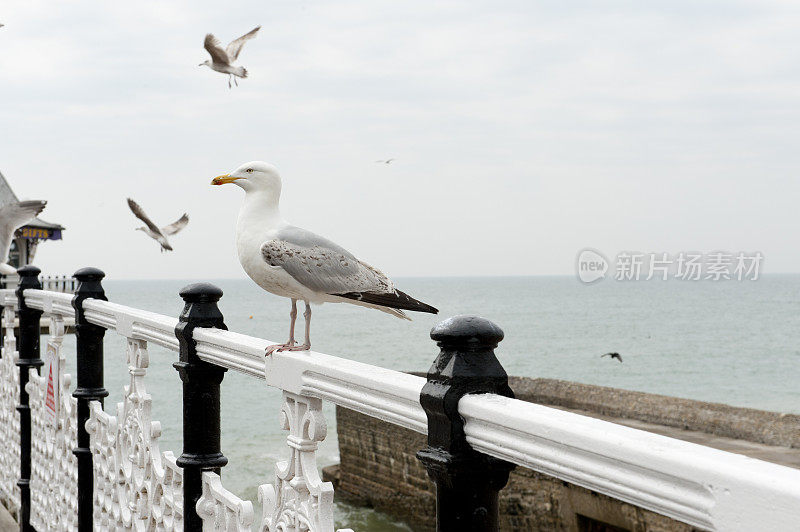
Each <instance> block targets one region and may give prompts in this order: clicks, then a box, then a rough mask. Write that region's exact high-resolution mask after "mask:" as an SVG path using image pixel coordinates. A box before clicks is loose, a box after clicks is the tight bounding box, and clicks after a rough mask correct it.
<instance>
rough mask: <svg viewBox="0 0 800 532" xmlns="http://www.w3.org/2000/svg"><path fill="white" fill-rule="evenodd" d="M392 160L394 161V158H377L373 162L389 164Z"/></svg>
mask: <svg viewBox="0 0 800 532" xmlns="http://www.w3.org/2000/svg"><path fill="white" fill-rule="evenodd" d="M392 161H394V159H378V160H377V161H375V162H376V163H382V164H390V163H391V162H392Z"/></svg>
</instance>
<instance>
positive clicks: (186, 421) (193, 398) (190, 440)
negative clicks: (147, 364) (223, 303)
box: [173, 283, 228, 532]
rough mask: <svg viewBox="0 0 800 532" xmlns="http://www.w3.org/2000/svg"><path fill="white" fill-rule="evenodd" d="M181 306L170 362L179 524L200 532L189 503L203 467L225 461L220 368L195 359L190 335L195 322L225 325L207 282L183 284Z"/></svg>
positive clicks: (214, 468) (194, 499)
mask: <svg viewBox="0 0 800 532" xmlns="http://www.w3.org/2000/svg"><path fill="white" fill-rule="evenodd" d="M180 295H181V297H182V298H183V300H184V302H185V305H184V307H183V312H181V315H180V317H179V319H178V325H177V326H176V327H175V336H177V337H178V342H179V344H180V361H179V362H176V363H175V364H173V366H175V369H177V370H178V373H179V374H180V376H181V381H183V453H182V454H181V456H180V457H179V458H178V460H177V463H178V465H179V466H180V467H182V468H183V501H184V503H183V508H184V516H183V529H184V530H185V531H186V532H200V531H201V530H202V529H203V522H202V520H201V519H200V516H198V515H197V510H196V508H195V506H196V505H197V500H198V499H199V498H200V496H201V494H202V475H203V471H216V472H217V473H219V471H220V468H221V467H222V466H224V465H225V464H227V463H228V459H227V458H225V457H224V456H223V455H222V448H221V439H220V400H219V388H220V383H222V377H223V376H224V373H225V371H226V369H225V368H222V367H220V366H215V365H214V364H209V363H208V362H204V361H202V360H200V358H199V357H198V356H197V344H196V343H195V341H194V338H193V334H194V329H195V327H216V328H217V329H227V327H226V326H225V322H224V321H223V317H222V313H221V312H220V310H219V307H217V301H219V298H221V297H222V290H220V289H219V288H217V287H216V286H214V285H212V284H209V283H197V284H191V285H189V286H186V287H184V289H183V290H181V292H180Z"/></svg>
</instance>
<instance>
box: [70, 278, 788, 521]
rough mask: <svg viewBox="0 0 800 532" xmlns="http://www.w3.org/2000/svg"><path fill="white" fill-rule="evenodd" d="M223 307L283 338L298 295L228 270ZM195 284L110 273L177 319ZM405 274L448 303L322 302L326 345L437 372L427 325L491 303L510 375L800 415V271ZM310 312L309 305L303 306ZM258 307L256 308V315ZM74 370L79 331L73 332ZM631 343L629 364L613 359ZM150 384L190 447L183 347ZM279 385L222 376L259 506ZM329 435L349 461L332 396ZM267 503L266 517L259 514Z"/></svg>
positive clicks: (174, 442) (487, 311) (157, 356)
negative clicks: (747, 274) (633, 275)
mask: <svg viewBox="0 0 800 532" xmlns="http://www.w3.org/2000/svg"><path fill="white" fill-rule="evenodd" d="M213 282H214V283H215V284H217V285H218V286H220V287H221V288H222V289H223V290H224V291H225V295H224V296H223V298H222V301H221V302H220V308H221V309H222V312H223V314H224V315H225V321H226V324H227V325H228V328H229V329H230V330H232V331H236V332H240V333H244V334H249V335H253V336H259V337H263V338H268V339H270V340H272V341H275V342H278V341H284V340H285V339H286V336H287V327H288V312H289V304H288V300H284V299H280V298H277V297H274V296H271V295H269V294H266V293H264V292H263V291H261V290H260V289H258V288H256V287H255V285H253V284H252V283H251V282H250V281H249V280H243V279H242V280H217V281H213ZM185 284H187V283H186V282H183V281H114V280H109V281H107V282H106V283H105V286H106V292H107V294H108V297H109V300H111V301H114V302H117V303H121V304H126V305H130V306H133V307H138V308H143V309H147V310H151V311H154V312H159V313H162V314H167V315H171V316H177V315H178V314H179V312H180V310H181V308H182V302H181V300H180V298H179V297H178V295H177V294H178V291H179V290H180V289H181V288H182V287H183V286H184V285H185ZM397 285H398V286H399V287H400V288H401V289H403V290H404V291H407V292H409V293H411V294H412V295H413V296H414V297H417V298H419V299H421V300H423V301H425V302H427V303H430V304H432V305H434V306H436V307H438V308H439V309H440V315H439V316H431V315H425V314H416V315H414V321H413V322H406V321H401V320H398V319H397V318H394V317H392V316H389V315H388V314H384V313H381V312H377V311H372V310H369V309H363V308H359V307H354V306H349V305H335V304H327V305H323V306H321V307H315V308H314V319H313V322H312V341H313V344H314V349H315V350H316V351H320V352H324V353H328V354H332V355H337V356H343V357H347V358H350V359H353V360H358V361H361V362H366V363H369V364H374V365H378V366H383V367H387V368H392V369H397V370H403V371H411V370H413V371H426V370H427V369H428V367H429V366H430V364H431V362H432V361H433V359H434V358H435V357H436V352H437V351H436V348H435V345H434V344H433V342H432V341H431V340H430V338H429V336H428V332H429V331H430V329H431V327H432V326H433V325H434V324H436V323H437V322H438V321H439V320H441V319H442V318H443V317H448V316H452V315H455V314H480V315H482V316H485V317H487V318H489V319H491V320H493V321H495V322H496V323H497V324H498V325H500V326H501V327H502V328H503V330H504V331H505V334H506V338H505V340H504V341H503V342H502V343H501V344H500V347H499V348H498V351H497V353H498V357H499V358H500V361H501V362H502V363H503V365H504V366H505V368H506V370H507V371H508V373H509V374H512V375H522V376H530V377H551V378H556V379H565V380H572V381H578V382H584V383H589V384H598V385H602V386H613V387H617V388H625V389H629V390H641V391H645V392H652V393H660V394H666V395H672V396H676V397H687V398H691V399H699V400H704V401H716V402H722V403H727V404H732V405H737V406H747V407H753V408H760V409H764V410H775V411H781V412H791V413H800V389H799V388H798V386H797V382H800V342H799V341H798V340H799V338H798V337H800V275H772V276H765V277H762V278H761V279H759V280H758V281H755V282H752V281H750V282H717V283H714V282H708V281H707V282H695V283H692V282H678V281H674V280H670V281H651V282H629V283H622V282H616V281H613V280H605V281H602V282H601V283H599V284H597V285H590V286H587V285H583V284H581V283H580V282H578V281H577V279H575V278H573V277H516V278H436V279H422V278H414V279H399V280H398V282H397ZM301 312H302V311H301ZM250 316H252V318H250ZM106 339H107V340H106V358H105V360H106V362H105V371H106V387H107V388H108V389H109V390H110V392H111V396H110V397H109V399H108V401H107V402H106V410H107V411H113V409H112V407H111V405H113V404H114V403H116V402H117V401H119V400H121V395H122V386H123V385H124V384H126V383H127V381H128V375H127V370H126V362H125V342H124V339H122V338H121V337H119V336H118V335H116V334H115V333H113V332H112V333H108V334H107V336H106ZM65 344H66V346H67V349H68V351H67V353H68V360H69V362H68V368H69V371H71V372H73V373H74V356H70V355H69V354H70V353H73V352H74V337H71V336H70V337H69V338H68V339H67V340H66V342H65ZM607 351H618V352H619V353H621V354H622V356H623V358H624V363H623V364H619V363H618V362H616V361H612V360H610V359H608V358H600V355H601V354H602V353H605V352H607ZM150 352H151V367H150V370H149V372H148V379H147V386H148V391H149V392H150V394H151V395H152V397H153V415H154V418H155V419H158V420H160V421H161V422H162V427H163V435H162V437H161V440H160V441H161V449H162V450H172V451H174V452H175V454H176V455H177V454H180V451H181V448H182V443H181V404H180V397H181V387H180V380H179V378H178V374H177V372H176V371H175V370H174V369H173V368H172V363H173V362H174V361H175V360H176V354H175V353H172V352H169V351H167V350H165V349H162V348H160V347H157V346H151V349H150ZM279 408H280V391H277V390H273V389H269V388H267V387H266V386H265V385H264V384H263V383H261V382H260V381H257V380H255V379H252V378H248V377H245V376H242V375H239V374H236V373H233V372H228V373H227V374H226V376H225V379H224V381H223V383H222V434H223V452H224V453H225V455H226V456H227V457H228V459H229V461H230V462H229V465H228V466H226V467H225V468H224V469H223V476H224V479H225V485H226V487H227V488H228V489H230V490H232V491H234V492H235V493H237V494H239V495H240V496H242V497H245V498H249V499H250V500H253V501H254V503H255V504H256V506H257V495H256V493H257V487H258V485H259V484H262V483H264V482H271V481H272V478H273V474H274V473H273V471H274V464H275V462H276V461H277V460H280V459H283V458H284V457H285V455H286V447H285V445H284V444H283V442H284V437H285V434H284V433H283V431H281V430H280V429H279V426H278V411H279ZM326 415H327V419H328V423H329V431H328V434H329V436H328V439H327V440H326V441H325V442H323V443H322V445H321V448H320V451H319V464H320V465H321V466H324V465H328V464H332V463H335V462H337V461H338V449H337V442H336V431H335V426H334V423H335V418H334V414H333V408H332V406H331V405H326ZM259 512H260V511H259V510H257V515H259ZM336 519H337V526H342V527H344V526H348V527H352V528H353V529H355V530H360V531H366V530H369V531H379V532H382V531H392V530H407V528H406V527H404V526H403V525H402V524H399V523H395V522H393V521H392V520H391V519H390V518H388V517H386V516H384V515H382V514H379V513H377V512H374V511H372V510H366V509H361V508H355V507H352V506H349V505H346V504H338V505H337V514H336Z"/></svg>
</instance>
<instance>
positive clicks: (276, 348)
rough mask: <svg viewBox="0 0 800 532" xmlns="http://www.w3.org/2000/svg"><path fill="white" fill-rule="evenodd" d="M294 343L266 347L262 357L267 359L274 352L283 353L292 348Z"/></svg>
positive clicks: (292, 341)
mask: <svg viewBox="0 0 800 532" xmlns="http://www.w3.org/2000/svg"><path fill="white" fill-rule="evenodd" d="M295 343H296V342H295V341H294V340H290V341H288V342H286V343H285V344H275V345H270V346H267V349H266V350H265V351H264V356H267V357H268V356H270V355H271V354H272V353H275V352H278V351H283V350H285V349H289V348H290V347H294V346H295Z"/></svg>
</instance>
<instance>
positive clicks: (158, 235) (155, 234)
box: [128, 198, 189, 253]
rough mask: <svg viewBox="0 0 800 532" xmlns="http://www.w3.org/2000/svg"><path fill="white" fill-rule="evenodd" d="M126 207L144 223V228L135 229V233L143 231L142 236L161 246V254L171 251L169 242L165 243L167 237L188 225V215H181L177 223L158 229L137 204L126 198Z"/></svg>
mask: <svg viewBox="0 0 800 532" xmlns="http://www.w3.org/2000/svg"><path fill="white" fill-rule="evenodd" d="M128 207H130V208H131V211H132V212H133V214H134V215H136V217H137V218H139V219H140V220H141V221H143V222H144V224H145V226H146V227H137V228H136V230H137V231H143V232H144V234H146V235H147V236H149V237H150V238H152V239H153V240H155V241H157V242H158V243H159V244H161V252H162V253H163V252H165V251H172V246H170V245H169V241H167V237H168V236H172V235H174V234H175V233H177V232H178V231H180V230H181V229H183V228H184V227H186V224H188V223H189V215H188V214H186V213H183V216H181V217H180V218H178V220H177V221H175V222H173V223H171V224H169V225H165V226H164V227H162V228H160V229H159V227H158V226H157V225H156V224H154V223H153V221H152V220H150V218H149V217H148V216H147V215H146V214H145V213H144V210H142V208H141V207H139V204H138V203H136V202H135V201H133V200H132V199H130V198H128Z"/></svg>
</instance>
